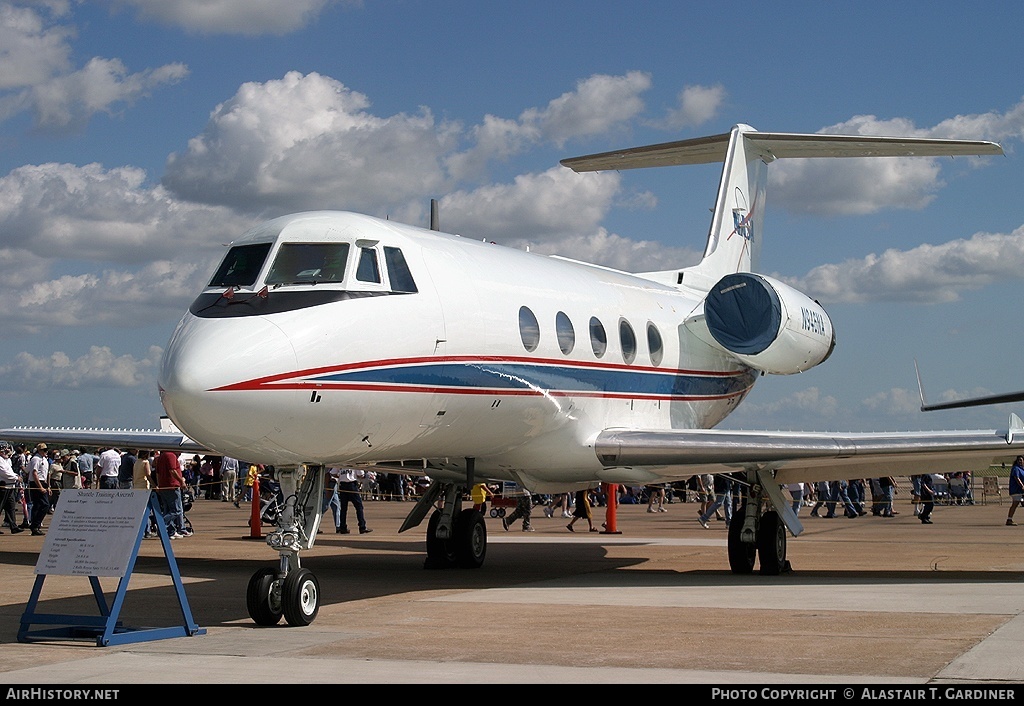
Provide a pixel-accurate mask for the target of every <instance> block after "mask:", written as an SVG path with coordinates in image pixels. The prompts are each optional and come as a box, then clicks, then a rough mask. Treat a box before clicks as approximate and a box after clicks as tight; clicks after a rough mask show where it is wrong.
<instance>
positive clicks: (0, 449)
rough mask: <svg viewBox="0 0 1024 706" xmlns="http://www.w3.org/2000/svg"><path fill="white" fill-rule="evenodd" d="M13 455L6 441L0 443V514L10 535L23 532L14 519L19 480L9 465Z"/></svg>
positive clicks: (11, 447)
mask: <svg viewBox="0 0 1024 706" xmlns="http://www.w3.org/2000/svg"><path fill="white" fill-rule="evenodd" d="M13 455H14V447H13V446H11V445H10V444H8V443H7V442H6V441H2V442H0V512H2V513H3V516H4V524H5V525H7V526H8V527H10V528H11V534H18V532H24V531H25V530H23V529H21V527H18V523H17V521H15V519H14V511H15V509H16V508H17V505H16V498H15V496H16V495H17V494H18V481H19V480H21V479H20V478H19V477H18V474H17V473H15V472H14V467H13V466H12V465H11V456H13ZM0 534H3V532H0Z"/></svg>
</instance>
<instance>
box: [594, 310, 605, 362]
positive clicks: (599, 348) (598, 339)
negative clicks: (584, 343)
mask: <svg viewBox="0 0 1024 706" xmlns="http://www.w3.org/2000/svg"><path fill="white" fill-rule="evenodd" d="M590 347H591V348H593V349H594V355H596V356H597V357H598V358H601V357H602V356H604V352H605V351H606V350H608V334H607V333H605V330H604V324H602V323H601V321H600V320H599V319H598V318H597V317H596V316H592V317H590Z"/></svg>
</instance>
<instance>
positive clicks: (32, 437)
mask: <svg viewBox="0 0 1024 706" xmlns="http://www.w3.org/2000/svg"><path fill="white" fill-rule="evenodd" d="M0 439H3V440H4V441H9V442H11V443H12V444H14V443H23V444H26V445H33V446H34V445H35V444H38V443H39V442H45V443H46V444H48V445H58V446H62V447H66V448H69V449H73V448H81V447H83V446H87V447H89V448H101V447H104V446H113V447H116V448H122V449H127V448H131V449H159V450H168V451H177V452H179V453H211V450H210V449H208V448H207V447H205V446H202V445H200V444H197V443H196V442H195V441H193V440H192V439H190V438H188V437H187V436H185V435H184V434H182V433H181V432H180V431H161V430H157V429H148V430H147V429H75V428H66V427H11V428H9V429H0Z"/></svg>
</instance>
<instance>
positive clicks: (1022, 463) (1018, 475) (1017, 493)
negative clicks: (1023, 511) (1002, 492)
mask: <svg viewBox="0 0 1024 706" xmlns="http://www.w3.org/2000/svg"><path fill="white" fill-rule="evenodd" d="M1010 499H1011V500H1012V501H1013V502H1012V503H1010V510H1009V512H1007V514H1006V524H1007V525H1009V526H1010V527H1013V526H1014V525H1016V524H1017V523H1016V522H1014V521H1013V513H1014V512H1016V511H1017V506H1018V505H1020V504H1021V501H1022V500H1024V456H1018V457H1017V458H1016V460H1014V462H1013V468H1011V469H1010Z"/></svg>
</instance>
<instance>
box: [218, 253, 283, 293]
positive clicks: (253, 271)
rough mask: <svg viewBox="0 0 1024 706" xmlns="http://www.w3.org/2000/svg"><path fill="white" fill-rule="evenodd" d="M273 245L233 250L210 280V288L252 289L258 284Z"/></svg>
mask: <svg viewBox="0 0 1024 706" xmlns="http://www.w3.org/2000/svg"><path fill="white" fill-rule="evenodd" d="M272 245H273V243H256V244H254V245H236V246H235V247H233V248H231V249H230V250H228V254H227V255H225V256H224V261H223V262H221V263H220V267H218V268H217V272H216V274H214V275H213V279H211V280H210V285H209V286H211V287H251V286H252V285H253V284H255V283H256V278H257V277H258V276H259V274H260V270H262V269H263V263H264V262H266V260H267V253H269V252H270V247H271V246H272Z"/></svg>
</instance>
